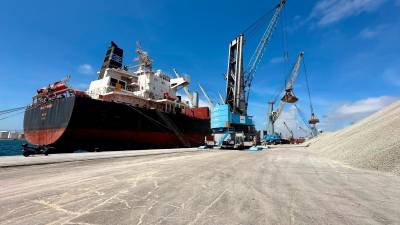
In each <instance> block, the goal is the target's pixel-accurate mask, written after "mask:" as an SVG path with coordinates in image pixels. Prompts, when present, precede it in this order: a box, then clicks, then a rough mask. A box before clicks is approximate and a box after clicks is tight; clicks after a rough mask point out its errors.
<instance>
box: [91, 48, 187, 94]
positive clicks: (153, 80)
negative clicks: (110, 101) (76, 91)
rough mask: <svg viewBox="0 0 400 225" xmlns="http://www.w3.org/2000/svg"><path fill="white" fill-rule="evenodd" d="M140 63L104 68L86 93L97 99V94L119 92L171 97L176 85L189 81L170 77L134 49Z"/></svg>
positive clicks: (175, 90)
mask: <svg viewBox="0 0 400 225" xmlns="http://www.w3.org/2000/svg"><path fill="white" fill-rule="evenodd" d="M137 52H138V54H139V57H138V59H137V61H139V62H140V64H139V65H138V66H137V67H138V69H137V70H136V71H130V70H128V69H127V68H126V67H124V68H107V69H105V70H104V74H102V76H101V78H100V79H98V80H94V81H92V82H91V83H90V86H89V89H88V90H87V94H88V95H89V96H91V97H92V98H96V99H98V98H99V97H100V95H105V94H108V93H112V92H119V93H122V94H127V95H135V96H138V97H140V98H143V99H151V100H156V101H157V100H163V99H168V100H171V101H174V100H176V99H177V96H176V92H177V88H179V87H184V86H187V85H188V84H189V82H188V78H187V77H178V78H171V77H170V76H168V75H167V74H165V73H163V72H162V71H161V70H157V71H153V70H152V61H151V60H150V58H149V57H148V56H147V53H145V52H143V51H141V50H140V49H139V50H137Z"/></svg>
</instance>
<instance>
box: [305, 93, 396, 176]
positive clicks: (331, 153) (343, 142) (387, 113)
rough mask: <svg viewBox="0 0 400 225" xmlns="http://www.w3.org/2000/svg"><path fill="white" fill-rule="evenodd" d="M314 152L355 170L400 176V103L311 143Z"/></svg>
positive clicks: (326, 134) (323, 135) (310, 147)
mask: <svg viewBox="0 0 400 225" xmlns="http://www.w3.org/2000/svg"><path fill="white" fill-rule="evenodd" d="M308 149H310V150H311V151H313V152H315V153H317V154H320V155H321V156H324V157H328V158H331V159H334V160H338V161H341V162H343V163H346V164H349V165H351V166H354V167H359V168H365V169H373V170H379V171H385V172H391V173H394V174H397V175H400V101H398V102H396V103H394V104H392V105H390V106H389V107H387V108H385V109H383V110H381V111H379V112H377V113H375V114H373V115H371V116H369V117H367V118H365V119H363V120H361V121H359V122H357V123H356V124H354V125H351V126H349V127H347V128H344V129H342V130H339V131H336V132H330V133H324V134H321V135H320V136H319V137H318V138H315V139H313V140H310V141H309V148H308Z"/></svg>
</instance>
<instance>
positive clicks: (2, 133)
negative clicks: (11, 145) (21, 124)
mask: <svg viewBox="0 0 400 225" xmlns="http://www.w3.org/2000/svg"><path fill="white" fill-rule="evenodd" d="M9 135H10V131H0V139H8V136H9Z"/></svg>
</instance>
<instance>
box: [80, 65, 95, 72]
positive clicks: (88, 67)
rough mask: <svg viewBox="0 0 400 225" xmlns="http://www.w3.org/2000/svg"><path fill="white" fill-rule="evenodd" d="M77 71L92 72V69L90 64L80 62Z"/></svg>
mask: <svg viewBox="0 0 400 225" xmlns="http://www.w3.org/2000/svg"><path fill="white" fill-rule="evenodd" d="M78 72H79V73H81V74H94V69H93V67H92V66H91V65H90V64H82V65H80V66H79V67H78Z"/></svg>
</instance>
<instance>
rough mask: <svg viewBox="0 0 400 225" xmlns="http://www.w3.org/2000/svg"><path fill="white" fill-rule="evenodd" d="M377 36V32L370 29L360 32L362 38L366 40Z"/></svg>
mask: <svg viewBox="0 0 400 225" xmlns="http://www.w3.org/2000/svg"><path fill="white" fill-rule="evenodd" d="M377 35H378V31H377V30H372V29H371V28H368V27H367V28H365V29H364V30H362V31H361V32H360V37H362V38H365V39H369V38H373V37H375V36H377Z"/></svg>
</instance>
